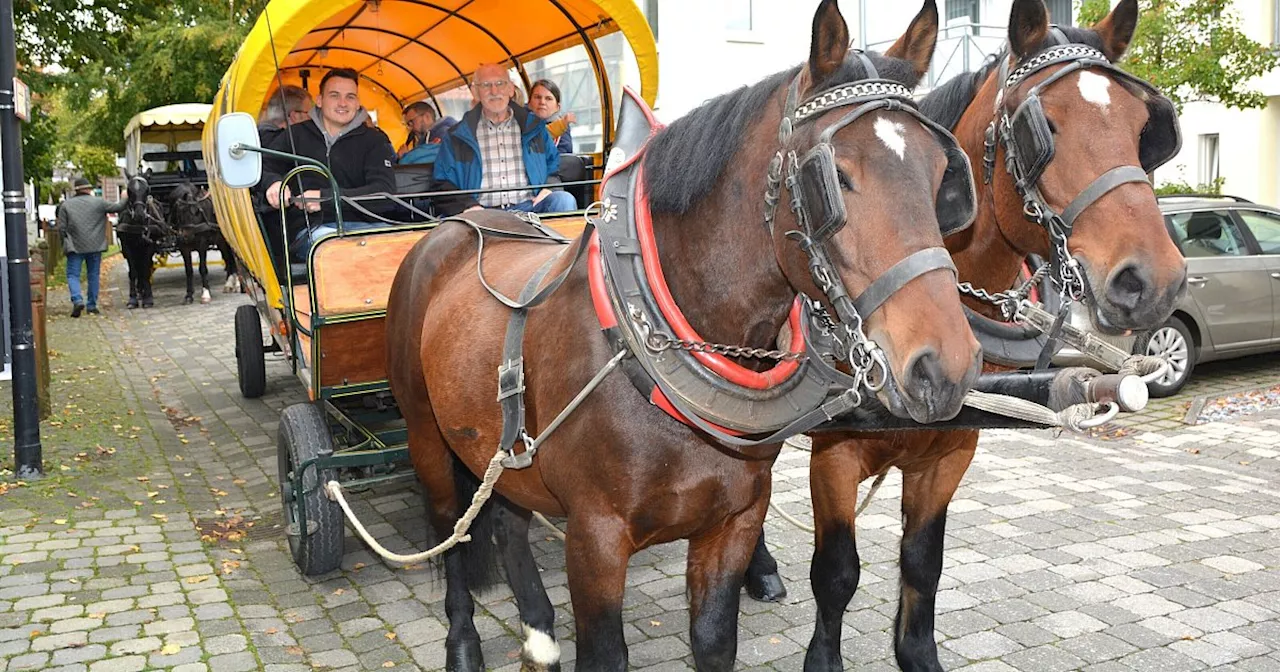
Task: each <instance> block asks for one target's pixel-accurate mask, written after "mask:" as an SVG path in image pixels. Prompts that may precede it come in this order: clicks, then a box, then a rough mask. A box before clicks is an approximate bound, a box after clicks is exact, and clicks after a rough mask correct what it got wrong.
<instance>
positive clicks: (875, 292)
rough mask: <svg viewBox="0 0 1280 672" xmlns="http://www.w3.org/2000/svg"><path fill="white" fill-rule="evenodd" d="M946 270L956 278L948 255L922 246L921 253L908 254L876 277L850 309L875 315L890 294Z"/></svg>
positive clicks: (938, 249)
mask: <svg viewBox="0 0 1280 672" xmlns="http://www.w3.org/2000/svg"><path fill="white" fill-rule="evenodd" d="M943 268H945V269H948V270H950V271H951V273H952V275H953V276H954V275H956V273H957V271H956V265H955V263H954V262H952V261H951V253H950V252H948V251H947V248H945V247H926V248H925V249H923V250H919V251H917V252H914V253H912V254H911V255H909V256H908V257H907V258H905V259H903V260H902V261H899V262H898V263H896V264H894V265H893V266H890V267H889V270H887V271H885V272H884V273H883V274H882V275H881V276H880V277H878V278H876V279H875V281H874V282H872V283H871V285H870V286H868V287H867V288H866V289H864V290H863V291H862V294H860V295H859V296H858V298H856V299H854V300H853V307H854V309H855V310H857V311H858V314H859V315H870V314H872V313H874V312H876V309H877V308H879V307H880V306H881V304H883V303H884V302H885V301H888V300H889V297H891V296H893V294H894V292H897V291H898V290H899V289H902V288H903V287H905V286H906V285H907V283H908V282H911V281H912V280H915V279H916V278H918V277H920V276H922V275H924V274H925V273H928V272H929V271H936V270H939V269H943Z"/></svg>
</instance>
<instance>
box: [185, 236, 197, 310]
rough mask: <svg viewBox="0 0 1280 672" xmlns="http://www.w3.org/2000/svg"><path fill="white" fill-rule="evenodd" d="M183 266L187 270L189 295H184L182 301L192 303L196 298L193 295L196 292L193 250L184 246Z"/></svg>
mask: <svg viewBox="0 0 1280 672" xmlns="http://www.w3.org/2000/svg"><path fill="white" fill-rule="evenodd" d="M182 268H183V270H185V271H186V272H187V295H186V296H185V297H183V299H182V302H183V303H192V302H193V301H194V300H195V299H194V298H192V297H193V295H194V294H195V293H196V288H195V284H194V283H195V279H196V278H195V270H194V269H192V268H191V250H190V249H188V248H185V247H184V248H182Z"/></svg>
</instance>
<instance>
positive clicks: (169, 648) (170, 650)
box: [160, 642, 182, 656]
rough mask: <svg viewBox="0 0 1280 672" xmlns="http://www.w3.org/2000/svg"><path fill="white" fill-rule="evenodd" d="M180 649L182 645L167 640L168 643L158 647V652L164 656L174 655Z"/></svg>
mask: <svg viewBox="0 0 1280 672" xmlns="http://www.w3.org/2000/svg"><path fill="white" fill-rule="evenodd" d="M181 650H182V647H181V646H178V645H177V644H174V643H173V642H169V643H168V644H165V645H164V646H162V647H160V653H163V654H164V655H166V656H172V655H176V654H177V653H178V652H179V651H181Z"/></svg>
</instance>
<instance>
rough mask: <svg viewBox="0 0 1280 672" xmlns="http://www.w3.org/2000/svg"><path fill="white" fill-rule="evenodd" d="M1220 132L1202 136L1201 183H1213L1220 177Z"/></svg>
mask: <svg viewBox="0 0 1280 672" xmlns="http://www.w3.org/2000/svg"><path fill="white" fill-rule="evenodd" d="M1218 175H1219V172H1218V134H1217V133H1210V134H1207V135H1202V136H1200V175H1199V180H1198V181H1199V182H1200V184H1213V183H1214V182H1215V181H1216V180H1217V179H1218Z"/></svg>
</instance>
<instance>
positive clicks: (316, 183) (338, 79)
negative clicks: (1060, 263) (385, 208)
mask: <svg viewBox="0 0 1280 672" xmlns="http://www.w3.org/2000/svg"><path fill="white" fill-rule="evenodd" d="M358 84H359V75H357V74H356V72H355V71H354V70H351V69H349V68H338V69H335V70H330V71H329V72H328V73H327V74H325V76H324V78H323V79H321V80H320V97H319V99H318V100H317V101H316V106H315V107H314V108H312V110H311V118H310V119H308V120H307V121H305V122H303V123H301V124H298V125H296V126H292V127H291V129H292V135H293V146H292V147H290V143H289V135H290V134H289V133H281V134H280V135H279V136H278V137H276V138H275V139H274V140H273V141H272V143H271V145H269V148H270V149H275V150H279V151H282V152H296V153H297V154H299V155H301V156H307V157H310V158H313V159H316V160H317V161H320V162H321V163H323V164H325V165H326V166H328V167H329V170H330V171H332V172H333V177H334V179H335V180H336V181H337V182H338V186H339V187H340V188H341V189H342V195H343V196H365V195H368V194H377V193H384V192H385V193H395V189H396V177H395V172H394V171H393V170H392V168H391V164H392V163H393V162H394V161H395V155H396V152H395V149H394V148H393V147H392V146H391V141H390V140H389V139H388V138H387V136H386V134H385V133H383V132H382V131H380V130H378V129H377V128H373V127H370V126H367V125H366V124H365V122H366V121H367V120H368V119H369V113H368V112H367V111H365V109H364V107H363V106H362V105H361V104H360V98H359V95H358V93H357V88H358ZM264 158H266V157H264ZM292 168H293V164H292V162H289V161H281V160H273V159H266V160H265V161H264V164H263V171H262V172H263V174H262V178H263V179H262V182H261V184H266V185H267V187H266V190H265V192H264V194H263V196H264V197H265V198H266V201H267V203H268V204H269V205H270V206H271V207H273V208H281V207H284V208H288V211H287V217H286V221H287V222H288V229H289V231H288V233H289V241H290V245H289V248H290V251H291V252H292V255H291V256H292V257H293V258H294V259H296V260H299V261H301V260H305V259H306V255H307V253H308V252H309V251H310V249H311V245H312V244H314V243H315V241H317V240H319V239H320V237H322V236H325V235H327V234H330V233H333V232H334V231H336V230H337V226H336V225H335V224H334V222H335V221H336V216H335V210H334V203H333V190H332V189H331V188H330V186H329V181H328V180H326V179H325V178H324V177H323V176H321V175H320V174H319V173H315V172H306V173H303V174H302V175H300V176H298V177H296V178H294V179H293V180H291V181H290V183H289V184H288V185H285V186H284V189H283V195H282V193H281V191H282V190H281V184H280V183H281V179H282V176H283V175H284V174H285V173H287V172H288V171H289V170H291V169H292ZM295 195H296V196H299V197H300V198H296V199H295V198H294V197H295ZM361 218H362V216H361V214H360V212H359V211H358V210H355V209H353V208H350V207H347V206H344V207H343V208H342V220H343V228H344V229H345V230H357V229H361V228H369V227H371V226H376V225H377V223H376V222H375V223H368V222H365V221H360V220H361ZM269 225H270V224H269Z"/></svg>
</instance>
